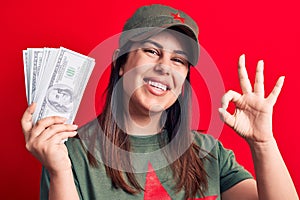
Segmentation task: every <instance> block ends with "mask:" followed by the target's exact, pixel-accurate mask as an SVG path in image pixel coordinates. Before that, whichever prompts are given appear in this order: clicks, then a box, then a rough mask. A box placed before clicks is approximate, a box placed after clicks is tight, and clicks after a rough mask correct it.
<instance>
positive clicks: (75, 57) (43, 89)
mask: <svg viewBox="0 0 300 200" xmlns="http://www.w3.org/2000/svg"><path fill="white" fill-rule="evenodd" d="M23 61H24V74H25V85H26V96H27V101H28V104H31V103H32V102H36V103H37V107H36V109H35V112H34V114H33V123H36V122H37V121H38V120H40V119H42V118H45V117H47V116H61V117H64V118H66V119H67V121H66V123H69V124H71V123H73V121H74V118H75V116H76V113H77V111H78V107H79V105H80V101H81V99H82V95H83V92H84V89H85V87H86V85H87V82H88V79H89V77H90V75H91V73H92V70H93V68H94V65H95V61H94V59H92V58H90V57H87V56H84V55H82V54H79V53H77V52H74V51H71V50H69V49H66V48H63V47H61V48H59V49H54V48H28V49H27V50H24V51H23Z"/></svg>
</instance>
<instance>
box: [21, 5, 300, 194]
mask: <svg viewBox="0 0 300 200" xmlns="http://www.w3.org/2000/svg"><path fill="white" fill-rule="evenodd" d="M197 36H198V27H197V25H196V23H195V22H194V21H193V19H191V18H190V17H189V16H188V15H186V14H185V13H183V12H182V11H178V10H175V9H173V8H170V7H167V6H163V5H151V6H145V7H141V8H140V9H138V10H137V11H136V12H135V14H134V15H133V16H132V17H131V18H130V19H129V20H128V21H127V22H126V24H125V26H124V29H123V32H122V35H121V38H120V47H119V49H117V50H116V51H115V53H114V56H113V58H114V59H113V63H112V72H111V77H110V81H109V85H108V88H107V99H106V104H105V106H104V110H103V112H102V113H101V114H100V115H99V116H98V118H97V119H95V120H93V121H92V122H90V123H88V124H87V125H85V126H83V127H81V128H80V129H78V133H77V131H76V130H77V126H76V125H68V124H64V122H65V119H63V118H61V117H58V116H53V117H47V118H44V119H41V120H40V121H38V122H37V123H36V124H35V125H33V124H32V116H31V115H32V113H33V112H34V108H35V104H32V105H30V106H29V107H28V108H27V110H26V111H25V113H24V116H23V118H22V127H23V131H24V135H25V139H26V147H27V149H28V150H29V151H30V152H31V153H32V154H33V155H34V156H35V157H37V158H38V159H39V160H40V161H41V163H42V164H43V174H42V181H41V199H47V198H48V197H49V199H107V198H110V199H147V198H149V199H171V198H172V199H189V198H190V199H192V198H195V199H197V198H198V199H221V198H222V199H264V200H265V199H272V200H273V199H281V200H282V199H289V200H290V199H298V196H297V193H296V191H295V188H294V185H293V182H292V180H291V178H290V175H289V173H288V170H287V169H286V166H285V164H284V162H283V160H282V157H281V155H280V153H279V150H278V147H277V145H276V141H275V139H274V137H273V133H272V110H273V105H274V104H275V102H276V99H277V97H278V95H279V93H280V90H281V87H282V85H283V80H284V78H283V77H280V78H279V79H278V81H277V83H276V86H275V87H274V89H273V91H272V92H271V94H270V95H269V96H268V97H267V98H264V85H263V62H262V61H259V63H258V65H257V72H256V80H255V84H254V90H252V87H251V84H250V82H249V79H248V77H247V72H246V69H245V57H244V55H242V56H241V57H240V60H239V68H238V72H239V78H240V84H241V88H242V92H243V94H238V93H237V92H234V91H229V92H227V93H226V94H225V95H224V97H223V98H222V107H221V108H220V109H219V112H220V115H221V117H222V119H223V120H224V121H225V123H226V124H228V125H229V126H231V127H232V128H233V129H234V130H235V131H236V132H237V133H238V134H239V135H241V136H242V137H244V138H245V139H246V141H247V142H248V144H249V146H250V148H251V150H252V154H253V161H254V165H255V172H256V176H257V182H256V181H255V180H254V179H253V178H252V176H251V175H250V174H249V173H248V172H247V171H246V170H244V168H243V167H242V166H240V165H239V164H238V163H237V162H236V161H235V158H234V155H233V153H232V152H231V151H229V150H226V149H224V148H223V146H222V145H221V143H220V142H218V141H216V140H215V139H213V138H212V137H210V136H208V135H204V134H200V133H197V132H195V131H191V130H190V129H189V123H190V114H191V112H190V110H189V107H190V106H189V105H190V104H189V103H190V96H191V92H190V87H189V75H190V74H189V73H190V67H192V66H193V65H195V64H196V63H197V60H198V53H199V46H198V39H197ZM229 102H233V103H234V104H235V105H236V112H235V113H234V114H233V115H231V114H229V113H228V112H227V111H226V109H227V107H228V104H229ZM76 135H77V137H74V136H76ZM73 137H74V138H73ZM66 138H69V140H68V141H67V142H66V143H65V144H63V143H62V142H61V141H62V140H64V139H66Z"/></svg>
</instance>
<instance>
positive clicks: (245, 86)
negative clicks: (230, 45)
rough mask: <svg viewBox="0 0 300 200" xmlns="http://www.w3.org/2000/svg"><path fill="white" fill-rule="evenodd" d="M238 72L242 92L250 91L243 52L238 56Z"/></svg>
mask: <svg viewBox="0 0 300 200" xmlns="http://www.w3.org/2000/svg"><path fill="white" fill-rule="evenodd" d="M238 74H239V80H240V86H241V89H242V91H243V93H244V94H246V93H250V92H252V86H251V83H250V80H249V78H248V74H247V70H246V64H245V54H242V55H241V56H240V58H239V64H238Z"/></svg>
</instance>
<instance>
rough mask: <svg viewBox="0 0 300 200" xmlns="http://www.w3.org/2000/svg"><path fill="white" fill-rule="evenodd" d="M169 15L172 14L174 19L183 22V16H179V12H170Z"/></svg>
mask: <svg viewBox="0 0 300 200" xmlns="http://www.w3.org/2000/svg"><path fill="white" fill-rule="evenodd" d="M171 15H172V16H173V18H174V19H176V20H179V21H181V23H184V18H183V17H180V14H179V12H177V13H176V14H175V13H171Z"/></svg>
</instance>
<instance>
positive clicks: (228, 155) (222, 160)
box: [218, 142, 253, 193]
mask: <svg viewBox="0 0 300 200" xmlns="http://www.w3.org/2000/svg"><path fill="white" fill-rule="evenodd" d="M218 148H219V166H220V191H221V193H222V192H224V191H226V190H228V189H229V188H231V187H232V186H234V185H235V184H237V183H239V182H241V181H243V180H245V179H251V178H253V177H252V175H251V174H250V173H249V172H248V171H247V170H246V169H245V168H244V167H243V166H241V165H240V164H238V162H237V161H236V159H235V156H234V153H233V151H232V150H228V149H225V148H224V147H223V145H222V144H221V142H218Z"/></svg>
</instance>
